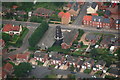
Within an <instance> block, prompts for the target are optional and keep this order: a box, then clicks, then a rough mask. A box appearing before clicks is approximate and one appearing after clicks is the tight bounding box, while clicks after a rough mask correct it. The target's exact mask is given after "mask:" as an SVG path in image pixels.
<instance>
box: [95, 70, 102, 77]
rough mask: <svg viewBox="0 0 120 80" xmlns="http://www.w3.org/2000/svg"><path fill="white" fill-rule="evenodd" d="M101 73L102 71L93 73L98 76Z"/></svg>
mask: <svg viewBox="0 0 120 80" xmlns="http://www.w3.org/2000/svg"><path fill="white" fill-rule="evenodd" d="M101 74H102V71H97V72H96V73H95V74H94V75H95V76H98V77H99V76H100V75H101Z"/></svg>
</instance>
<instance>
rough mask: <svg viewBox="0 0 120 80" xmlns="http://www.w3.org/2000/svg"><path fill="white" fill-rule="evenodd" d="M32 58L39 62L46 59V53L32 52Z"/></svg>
mask: <svg viewBox="0 0 120 80" xmlns="http://www.w3.org/2000/svg"><path fill="white" fill-rule="evenodd" d="M34 59H36V60H39V61H40V62H45V61H47V60H48V54H46V53H39V52H36V53H34Z"/></svg>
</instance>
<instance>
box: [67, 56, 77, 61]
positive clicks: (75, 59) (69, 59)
mask: <svg viewBox="0 0 120 80" xmlns="http://www.w3.org/2000/svg"><path fill="white" fill-rule="evenodd" d="M66 60H67V61H69V62H77V61H78V58H77V57H73V56H68V57H67V58H66Z"/></svg>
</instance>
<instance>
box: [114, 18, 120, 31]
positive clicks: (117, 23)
mask: <svg viewBox="0 0 120 80" xmlns="http://www.w3.org/2000/svg"><path fill="white" fill-rule="evenodd" d="M115 29H120V19H117V20H115Z"/></svg>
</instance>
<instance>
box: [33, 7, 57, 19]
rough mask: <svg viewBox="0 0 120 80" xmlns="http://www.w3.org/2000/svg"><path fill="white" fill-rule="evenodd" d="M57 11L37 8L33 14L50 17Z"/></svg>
mask: <svg viewBox="0 0 120 80" xmlns="http://www.w3.org/2000/svg"><path fill="white" fill-rule="evenodd" d="M54 13H55V12H54V11H52V10H49V9H45V8H37V9H36V10H35V11H33V13H32V15H34V16H41V17H46V18H47V17H50V16H52V14H54Z"/></svg>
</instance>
